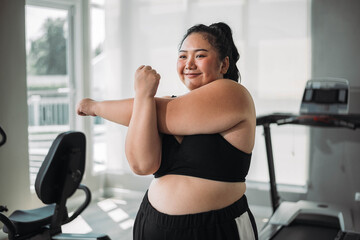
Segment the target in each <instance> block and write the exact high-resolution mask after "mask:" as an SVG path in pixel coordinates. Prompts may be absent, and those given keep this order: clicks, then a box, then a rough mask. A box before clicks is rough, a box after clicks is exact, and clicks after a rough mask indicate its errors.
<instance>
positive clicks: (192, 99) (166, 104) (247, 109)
mask: <svg viewBox="0 0 360 240" xmlns="http://www.w3.org/2000/svg"><path fill="white" fill-rule="evenodd" d="M156 100H157V101H156V103H157V114H158V116H157V118H158V128H159V131H160V132H161V133H167V134H173V135H191V134H211V133H221V132H224V131H226V130H228V129H230V128H232V127H234V126H235V125H237V124H239V123H240V122H245V121H252V122H254V121H255V119H256V114H255V107H254V103H253V100H252V98H251V96H250V94H249V92H248V91H247V90H246V89H245V87H243V86H242V85H241V84H238V83H236V82H234V81H231V80H228V79H220V80H216V81H213V82H211V83H209V84H207V85H205V86H202V87H200V88H198V89H195V90H192V91H191V92H189V93H188V94H186V95H183V96H181V97H178V98H175V99H165V98H158V99H156ZM252 125H253V123H252Z"/></svg>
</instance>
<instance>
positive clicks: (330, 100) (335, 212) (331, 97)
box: [256, 78, 360, 240]
mask: <svg viewBox="0 0 360 240" xmlns="http://www.w3.org/2000/svg"><path fill="white" fill-rule="evenodd" d="M348 110H349V83H348V81H347V80H345V79H333V78H322V79H312V80H309V81H308V82H307V83H306V87H305V91H304V94H303V98H302V102H301V106H300V114H289V113H274V114H269V115H264V116H258V117H257V119H256V120H257V122H256V125H257V126H263V129H264V138H265V147H266V154H267V161H268V167H269V180H270V198H271V204H272V209H273V214H272V216H271V217H270V219H269V221H268V223H267V224H266V225H265V226H264V227H263V228H262V230H261V231H260V233H259V239H260V240H269V239H272V240H284V239H286V240H289V239H290V240H305V239H306V240H312V239H315V240H330V239H331V240H360V233H359V232H355V227H354V224H353V220H352V216H351V212H350V209H348V208H346V207H344V206H340V205H335V204H331V203H323V202H321V203H320V202H312V201H304V200H300V201H298V202H287V201H281V199H280V197H279V194H278V191H277V186H276V178H275V168H274V158H273V152H272V143H271V133H270V126H271V124H277V125H286V124H297V125H304V126H311V127H327V128H349V129H354V130H355V129H357V128H359V127H360V114H348Z"/></svg>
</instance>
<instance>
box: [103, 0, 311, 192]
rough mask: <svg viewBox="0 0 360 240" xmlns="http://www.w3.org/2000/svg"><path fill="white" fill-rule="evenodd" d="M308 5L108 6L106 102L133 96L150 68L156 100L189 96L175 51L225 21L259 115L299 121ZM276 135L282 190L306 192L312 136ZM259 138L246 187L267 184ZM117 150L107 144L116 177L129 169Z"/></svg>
mask: <svg viewBox="0 0 360 240" xmlns="http://www.w3.org/2000/svg"><path fill="white" fill-rule="evenodd" d="M309 1H310V0H254V1H253V0H251V1H244V0H224V1H212V0H211V1H205V0H201V1H200V0H189V1H181V0H172V1H162V0H134V1H131V2H128V3H127V4H121V6H120V4H117V1H116V0H107V1H106V4H105V5H107V6H109V7H108V8H105V9H106V12H105V15H106V16H107V17H109V21H108V24H106V29H107V30H108V31H109V32H108V34H107V35H106V36H109V38H108V37H107V41H106V42H107V44H106V47H105V49H106V54H107V55H106V56H107V57H108V59H109V65H108V66H107V67H108V69H110V71H111V74H110V75H108V78H107V80H108V83H107V84H108V86H110V85H111V86H112V89H111V91H112V92H113V95H107V96H108V97H109V98H112V97H113V98H123V97H131V96H133V94H132V93H133V87H132V84H133V73H134V72H135V70H136V68H137V67H138V66H139V65H141V64H148V65H152V66H153V67H154V68H155V69H157V71H158V72H159V73H160V74H161V76H162V78H161V81H160V86H159V89H158V95H159V96H163V95H169V94H175V95H176V94H182V93H184V92H186V89H185V88H184V87H183V86H182V84H181V83H180V81H179V80H178V76H177V74H176V58H177V47H178V44H179V42H180V40H181V38H182V36H183V34H184V33H185V30H186V29H187V28H188V27H190V26H192V25H194V24H197V23H204V24H210V23H213V22H218V21H223V22H226V23H228V24H229V25H230V26H231V28H232V30H233V34H234V40H235V43H236V45H237V47H238V49H239V52H240V55H241V57H240V61H239V69H240V72H241V75H242V84H243V85H244V86H246V87H247V88H248V89H249V90H250V92H251V93H252V95H253V98H254V101H255V104H256V109H257V114H258V115H261V114H266V113H272V112H276V111H283V112H295V113H296V112H298V111H299V108H300V101H301V95H302V91H303V89H304V87H305V83H306V81H307V80H308V76H309V73H310V61H309V60H310V59H309V53H310V45H309V39H310V37H309V34H310V30H309V27H308V26H309V24H308V22H309V14H310V12H309ZM114 9H116V10H117V11H114ZM115 69H117V70H115ZM119 81H120V82H119ZM272 132H273V146H274V158H275V166H276V172H277V180H278V182H279V183H286V184H295V185H306V181H307V167H308V166H307V161H308V156H307V152H308V140H307V129H306V128H301V127H295V126H293V127H290V126H282V127H279V128H274V129H272ZM261 134H262V129H261V128H257V142H256V146H255V149H254V153H253V160H252V166H251V169H250V172H249V176H248V180H251V181H258V182H267V181H268V169H267V163H266V152H265V147H264V139H263V136H262V135H261ZM117 136H118V139H124V134H123V136H122V137H123V138H121V136H120V135H117ZM119 146H122V142H121V140H118V141H116V143H115V142H109V144H108V147H109V149H110V148H111V149H115V148H117V149H118V154H114V155H113V156H114V159H115V158H116V160H114V161H111V162H109V163H108V166H109V168H110V169H112V170H117V171H118V170H120V169H126V167H124V166H126V165H127V164H126V161H125V156H124V155H123V149H120V148H119ZM120 156H123V157H120ZM120 158H121V160H119V159H120ZM109 159H112V157H111V156H110V157H109ZM121 161H122V162H123V163H124V164H120V163H119V162H121ZM292 169H296V173H297V175H295V174H293V172H294V171H291V170H292Z"/></svg>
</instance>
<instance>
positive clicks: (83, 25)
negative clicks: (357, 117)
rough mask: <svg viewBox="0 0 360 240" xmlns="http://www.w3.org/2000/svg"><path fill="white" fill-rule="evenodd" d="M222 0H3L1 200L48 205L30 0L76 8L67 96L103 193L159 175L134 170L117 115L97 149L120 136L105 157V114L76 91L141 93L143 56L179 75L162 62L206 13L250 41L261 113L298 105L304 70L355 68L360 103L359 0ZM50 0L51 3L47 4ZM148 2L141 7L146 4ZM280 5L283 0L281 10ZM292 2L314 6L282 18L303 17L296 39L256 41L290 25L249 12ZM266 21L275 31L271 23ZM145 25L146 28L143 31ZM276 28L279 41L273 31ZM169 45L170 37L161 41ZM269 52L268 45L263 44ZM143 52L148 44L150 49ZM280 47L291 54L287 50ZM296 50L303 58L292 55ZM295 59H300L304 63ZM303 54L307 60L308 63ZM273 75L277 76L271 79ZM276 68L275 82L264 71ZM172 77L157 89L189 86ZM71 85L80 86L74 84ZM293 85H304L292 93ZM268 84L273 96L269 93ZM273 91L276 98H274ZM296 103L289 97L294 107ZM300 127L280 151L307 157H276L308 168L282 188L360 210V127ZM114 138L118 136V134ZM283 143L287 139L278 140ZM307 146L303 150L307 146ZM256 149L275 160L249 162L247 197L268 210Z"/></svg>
mask: <svg viewBox="0 0 360 240" xmlns="http://www.w3.org/2000/svg"><path fill="white" fill-rule="evenodd" d="M215 2H216V1H208V2H206V1H200V0H197V1H195V0H194V1H192V0H184V1H180V0H174V1H168V2H166V1H150V0H149V1H145V0H142V1H140V0H139V1H130V0H129V1H126V0H122V1H116V0H107V1H105V4H103V5H101V3H104V1H87V0H84V1H80V0H79V1H77V0H63V1H62V0H53V1H51V0H49V1H47V0H43V1H40V0H39V1H37V0H29V1H26V2H25V1H24V0H16V1H13V0H2V1H0V53H1V54H0V125H1V126H2V127H3V129H4V130H5V131H6V133H7V135H8V141H7V143H6V145H4V146H3V147H2V148H1V149H0V204H1V205H7V207H8V208H9V209H10V211H12V210H15V209H30V208H34V207H38V206H41V205H42V204H41V202H40V201H39V200H38V199H37V197H36V194H35V193H34V189H33V188H32V187H31V185H32V183H33V176H32V172H31V170H29V169H30V168H31V167H32V166H31V164H32V162H31V161H29V159H30V158H31V156H30V155H31V154H29V152H30V153H31V147H32V145H31V143H30V141H29V136H30V135H31V133H33V131H34V128H31V127H29V126H30V119H29V116H30V114H29V112H30V111H31V108H30V107H29V106H30V102H31V101H33V100H36V98H34V97H32V98H30V97H29V86H28V85H29V75H30V74H29V73H27V61H29V60H27V51H26V48H27V47H28V46H26V44H27V43H26V34H28V33H27V32H26V29H27V26H26V24H28V19H27V15H26V13H27V11H28V12H30V10H31V9H29V8H27V7H28V6H30V7H31V6H35V7H36V6H39V5H40V6H44V5H45V6H48V7H54V6H60V8H62V7H63V6H66V9H71V14H72V15H71V16H73V17H72V18H71V19H72V20H71V21H70V22H68V24H69V25H68V26H70V27H69V28H68V29H71V30H69V32H68V34H70V33H72V34H73V35H71V44H69V48H71V49H72V50H73V51H72V52H71V54H70V58H69V63H68V66H71V67H70V69H71V68H73V69H72V72H71V74H69V75H70V78H71V79H72V80H71V81H72V82H71V84H69V86H66V87H65V88H67V89H70V94H69V95H72V97H71V100H69V103H68V106H69V107H68V108H69V110H68V111H69V119H70V120H69V123H68V125H69V128H70V129H73V130H80V131H83V132H85V133H86V135H87V137H88V138H87V141H88V148H87V156H88V158H87V169H86V176H85V178H84V180H83V182H84V183H85V184H86V185H87V186H89V187H90V189H91V190H92V192H93V196H94V198H95V199H96V198H99V197H104V196H105V197H106V196H114V195H116V194H120V195H121V194H123V193H124V192H125V190H131V191H133V192H135V193H141V192H144V191H145V189H146V188H147V185H148V183H149V181H150V180H151V177H138V176H135V175H133V174H132V173H130V172H129V169H128V168H127V166H126V160H125V159H124V155H123V153H122V152H121V151H122V150H123V148H122V145H123V143H124V142H123V136H124V135H125V133H126V129H124V128H121V127H118V126H115V125H114V124H111V123H104V124H103V125H104V126H105V127H106V131H107V135H106V138H105V140H104V139H103V142H102V144H100V145H97V148H96V149H97V150H99V149H100V150H101V149H103V148H106V146H107V144H109V145H111V144H112V146H113V147H112V148H107V149H106V150H107V151H106V156H107V158H106V159H105V160H104V159H103V158H102V157H103V156H101V154H99V153H97V152H95V150H94V149H93V148H92V147H91V146H95V145H94V144H95V143H96V141H97V140H98V139H97V138H96V136H98V135H97V134H98V132H97V131H100V132H101V126H100V127H99V125H97V126H95V123H94V122H93V121H92V120H90V119H84V118H77V117H76V116H74V109H75V102H76V101H78V100H79V99H81V98H83V97H85V96H95V97H99V96H101V97H103V96H102V95H99V92H98V91H99V88H100V89H101V86H102V85H106V84H108V85H109V86H110V87H109V89H107V90H106V94H105V95H106V97H109V98H119V96H120V97H131V94H132V80H131V79H132V76H133V72H134V69H135V66H137V65H140V64H142V63H144V62H142V61H143V60H144V59H145V61H146V62H145V64H153V65H155V67H158V68H160V70H159V71H160V72H161V70H162V72H164V74H162V75H164V76H169V78H171V80H169V81H172V82H176V81H177V78H176V76H173V75H172V74H173V73H172V72H175V68H173V69H171V68H170V70H168V68H167V67H165V68H164V67H163V66H162V64H163V63H164V62H169V59H170V58H171V57H173V56H174V54H175V56H176V49H177V44H178V40H180V39H181V36H182V34H183V32H184V31H185V29H186V28H187V27H188V26H190V25H192V24H194V23H197V22H205V23H210V22H214V21H222V20H223V21H226V22H228V23H229V24H230V25H231V26H232V27H233V30H234V36H235V37H236V39H237V44H238V47H239V49H240V53H243V55H242V56H241V59H240V62H241V63H240V71H241V72H242V73H243V74H242V78H243V80H242V82H243V84H244V85H245V86H246V87H248V88H249V89H250V91H251V92H252V93H253V94H254V99H255V103H256V105H257V107H258V109H260V111H259V113H270V112H275V111H288V110H291V111H294V112H296V111H297V108H298V107H299V104H300V100H301V94H302V91H303V87H304V86H305V83H306V80H308V79H310V78H316V77H340V78H345V79H347V80H348V81H349V84H350V87H351V89H350V98H351V100H350V101H351V102H352V104H353V106H352V107H353V109H354V111H357V113H360V111H359V108H360V107H359V105H360V104H359V102H360V67H359V63H360V45H359V42H360V28H359V27H358V25H359V23H360V2H359V1H357V0H344V1H336V0H312V1H311V0H306V1H305V0H304V1H301V0H296V1H283V0H281V1H277V0H271V1H261V0H254V1H252V0H251V1H241V0H239V1H236V0H231V1H230V0H228V1H223V2H222V1H220V2H221V3H215ZM49 3H51V4H50V5H49ZM156 4H157V5H156ZM161 4H162V5H164V6H163V7H162V8H159V6H158V5H161ZM219 4H220V5H221V6H220V5H219ZM140 5H141V6H142V7H140V8H139V6H140ZM285 5H287V6H290V8H289V9H290V10H289V9H286V8H285V7H284V6H285ZM25 6H26V7H25ZM69 6H70V7H69ZM94 6H95V7H96V6H97V7H98V8H100V9H101V7H103V9H104V11H105V16H104V17H105V22H108V23H109V22H110V23H112V24H107V25H106V28H105V30H106V40H105V42H106V46H105V47H104V46H103V47H104V49H105V51H106V50H108V51H107V52H106V54H107V56H106V57H107V58H108V60H107V61H103V62H102V64H104V65H101V66H100V64H99V68H103V69H105V70H104V71H107V73H108V75H106V79H104V78H100V80H99V82H97V83H96V82H95V80H94V79H97V78H98V76H95V75H96V74H93V73H94V72H93V68H92V65H93V64H94V61H95V60H94V59H93V58H92V56H91V51H90V49H91V48H92V43H93V42H95V41H96V39H95V38H94V36H92V35H91V33H92V31H95V30H94V29H93V28H91V26H93V25H95V22H92V21H91V19H92V18H91V17H92V15H91V14H96V13H95V12H96V11H94V12H93V11H92V7H94ZM99 6H100V7H99ZM282 7H284V9H283V10H282ZM212 8H216V9H218V10H219V16H218V15H214V19H215V20H213V19H209V18H206V17H207V16H206V13H203V16H202V15H201V16H200V17H194V16H197V13H198V12H197V9H205V10H207V9H212ZM297 8H298V9H297ZM229 9H231V10H229ZM237 10H238V12H237ZM288 10H289V11H290V12H291V11H294V13H296V14H298V15H304V16H298V17H299V19H300V18H301V17H303V19H304V22H303V23H302V24H299V25H290V24H288V25H289V26H283V25H281V24H280V25H281V26H280V25H279V28H282V27H284V28H285V27H288V28H291V29H294V31H293V32H292V31H290V33H289V35H287V36H286V37H287V38H288V39H286V38H284V39H282V40H281V41H275V40H274V39H271V37H269V38H270V41H267V42H262V44H260V43H259V45H258V46H254V45H253V38H261V35H267V36H272V33H273V32H276V31H279V32H281V31H282V29H277V28H276V27H269V26H268V25H267V23H259V22H257V21H259V20H257V19H255V18H251V17H252V16H256V12H259V13H266V14H268V15H266V16H264V18H266V17H268V18H269V19H276V18H278V21H280V22H281V23H282V24H283V23H284V22H286V18H287V16H286V14H285V12H286V11H288ZM272 11H277V12H276V13H277V14H273V12H272ZM205 12H206V11H205ZM134 13H138V14H134ZM147 14H148V15H147ZM221 14H222V16H225V15H226V14H227V15H226V17H225V19H222V18H221V17H222V16H221ZM282 14H284V16H282ZM296 14H293V15H296ZM170 15H171V16H173V17H172V18H176V19H181V20H180V21H175V20H173V19H171V18H170V19H169V22H171V23H173V25H167V26H166V28H164V26H162V25H161V24H162V22H164V21H163V19H164V16H170ZM281 17H283V18H281ZM294 18H295V17H294ZM291 20H293V18H291V19H290V18H289V22H291ZM151 21H153V22H151ZM209 21H210V22H209ZM293 21H294V22H293V23H296V22H295V20H293ZM146 22H151V23H153V24H150V23H149V24H148V25H146V24H143V25H142V28H141V27H140V28H136V27H137V26H140V24H141V23H146ZM275 22H276V21H275ZM240 23H241V24H240ZM243 23H246V24H243ZM284 25H286V24H284ZM234 26H235V28H234ZM253 28H256V29H257V30H256V31H257V32H254V30H253ZM297 28H300V30H301V31H300V32H296V31H295V30H296V29H297ZM95 29H96V28H95ZM105 30H104V31H105ZM268 31H273V32H270V33H269V32H268ZM138 32H140V33H141V34H138ZM98 34H100V33H98ZM153 34H157V35H161V34H163V35H161V38H157V39H155V38H151V35H153ZM279 34H280V33H279ZM297 34H303V35H302V36H300V37H299V39H300V40H298V41H295V42H294V41H290V40H289V39H291V38H296V35H297ZM69 39H70V38H69ZM90 39H92V41H93V42H92V41H90ZM145 40H148V41H145ZM271 40H273V41H272V42H271ZM68 41H70V40H68ZM169 42H170V43H171V45H170V44H169ZM160 45H162V46H165V47H162V48H161V47H159V46H160ZM269 46H270V47H269ZM282 46H290V49H293V48H296V49H298V50H297V51H295V53H296V54H297V55H294V56H293V57H294V58H292V56H291V55H290V56H289V55H286V54H284V53H283V52H281V51H280V50H282V51H283V50H284V49H282V48H281V47H282ZM147 48H151V51H150V52H146V49H147ZM242 49H245V50H246V51H245V50H242ZM269 49H273V50H269ZM277 51H278V52H277ZM264 52H265V53H266V54H262V53H264ZM299 52H303V54H302V55H301V54H299ZM141 53H144V54H143V55H141ZM279 55H280V56H281V57H282V58H279V57H278V58H277V56H279ZM269 56H272V57H274V59H277V60H278V61H273V62H272V64H271V66H264V64H262V65H261V63H262V61H264V63H268V62H267V61H266V59H265V58H266V57H269ZM68 57H69V56H68ZM158 59H161V60H158ZM264 59H265V60H264ZM100 60H101V59H100ZM253 61H256V62H258V65H256V64H255V66H257V67H253V66H254V65H251V64H250V63H249V62H253ZM292 61H295V62H293V63H287V62H292ZM297 61H299V62H301V63H300V64H298V62H297ZM304 62H305V63H307V64H304ZM174 66H175V60H174ZM75 68H76V69H75ZM282 68H287V69H289V68H290V69H291V70H292V71H293V72H294V73H293V74H288V75H285V76H284V74H283V73H282ZM129 69H130V70H129ZM264 74H265V75H264ZM267 74H268V75H267ZM164 76H163V78H164ZM267 76H270V77H272V78H269V79H270V80H268V79H267ZM114 78H116V79H120V80H119V81H112V82H110V83H111V84H109V79H114ZM276 78H278V79H281V81H279V82H278V83H277V84H272V83H273V80H272V79H276ZM123 79H124V80H123ZM125 79H126V80H125ZM263 79H265V80H263ZM266 80H268V81H269V82H266ZM36 81H38V82H40V81H41V80H37V79H35V80H34V82H35V83H36ZM59 81H61V80H59ZM162 84H163V85H165V86H164V88H160V89H159V90H160V93H162V92H164V93H165V92H167V93H166V94H168V90H169V89H170V90H171V91H174V92H181V91H183V89H182V88H181V86H179V85H177V84H175V85H171V84H172V83H169V82H167V81H164V82H163V83H162ZM170 85H171V86H170ZM264 88H267V90H269V89H270V93H269V92H264V91H265V90H266V89H265V90H264ZM71 89H75V90H74V91H71ZM94 89H97V90H94ZM65 92H66V91H65ZM267 94H268V95H271V96H272V98H271V101H269V99H267V98H266V96H267ZM288 95H293V96H295V97H294V98H292V97H291V96H290V97H289V96H288ZM262 96H265V97H263V98H261V97H262ZM273 96H278V98H277V99H273ZM284 99H287V100H284ZM270 102H271V103H273V105H271V104H269V103H270ZM289 105H290V106H291V109H289ZM100 125H101V124H100ZM94 126H95V127H94ZM60 129H61V128H60ZM64 129H66V128H64ZM257 131H258V139H257V144H256V148H258V149H260V150H259V151H263V148H261V144H263V138H262V135H261V134H262V129H257ZM279 131H281V130H279ZM290 131H292V132H293V135H292V136H290V140H288V141H290V142H291V141H293V145H297V144H298V142H297V141H298V140H291V137H293V138H294V137H295V135H296V134H297V133H298V131H300V132H301V134H304V136H305V137H304V138H305V139H306V140H305V144H306V146H304V148H301V149H296V147H294V146H293V148H294V149H282V148H281V146H280V147H279V150H278V151H281V150H283V151H289V152H290V155H291V151H297V154H298V155H297V156H301V159H303V160H299V161H300V163H299V164H300V165H299V166H300V167H298V168H291V166H286V165H285V166H284V165H282V166H283V168H281V169H277V173H278V172H279V171H280V172H281V170H283V171H282V172H284V171H286V172H290V173H293V175H296V176H297V174H299V173H297V171H296V169H299V170H298V171H300V176H299V177H298V178H289V179H288V178H287V177H286V176H284V177H281V176H280V181H279V182H280V183H279V190H280V195H281V196H282V197H283V198H284V199H286V200H291V201H297V200H312V201H320V202H331V203H336V204H342V205H345V206H346V207H348V208H349V209H351V213H352V215H353V216H360V200H359V199H358V200H357V201H356V199H355V196H356V194H357V193H359V194H360V175H359V172H360V161H359V157H358V156H359V155H360V148H359V144H360V134H359V132H358V131H350V130H348V129H332V130H328V129H319V128H311V129H308V130H304V129H301V130H298V129H295V130H294V129H293V130H290ZM273 134H274V135H275V134H276V133H273ZM31 136H32V137H33V138H32V139H37V138H38V135H31ZM299 141H300V142H301V141H302V140H299ZM114 143H116V145H115V146H114ZM280 144H284V143H281V141H280ZM104 146H105V147H104ZM100 150H99V151H100ZM100 152H101V151H100ZM300 152H303V154H301V153H300ZM99 155H100V156H99ZM255 155H256V156H255V159H254V160H253V165H254V169H255V166H256V165H265V167H263V168H262V169H261V168H259V169H260V170H256V171H255V170H254V169H253V170H252V169H251V170H250V171H253V172H252V173H251V172H250V176H249V181H248V190H247V196H248V198H249V202H250V203H251V204H252V205H254V206H258V207H259V208H258V209H260V210H259V211H263V215H264V216H266V215H267V214H269V210H268V209H269V207H270V200H269V188H268V186H267V184H266V181H267V172H266V170H267V169H266V161H265V159H264V158H265V155H264V154H263V155H260V154H258V153H256V154H255ZM280 155H282V154H281V153H279V154H278V156H279V158H280ZM285 155H286V154H285ZM262 156H264V157H262ZM276 157H277V155H276V153H275V158H276ZM286 158H287V157H286V156H285V159H286ZM295 160H296V159H295ZM304 161H305V163H304ZM295 163H296V164H298V163H297V162H295ZM275 164H276V162H275ZM280 165H281V164H280ZM286 167H289V168H286ZM252 168H253V167H252ZM279 174H281V173H279ZM299 179H300V180H299ZM359 198H360V197H359ZM85 211H86V210H85ZM255 214H256V211H255ZM354 221H355V222H354V223H355V226H356V228H357V231H358V232H360V217H354ZM1 236H2V235H0V239H1Z"/></svg>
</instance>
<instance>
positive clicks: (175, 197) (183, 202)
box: [148, 175, 246, 215]
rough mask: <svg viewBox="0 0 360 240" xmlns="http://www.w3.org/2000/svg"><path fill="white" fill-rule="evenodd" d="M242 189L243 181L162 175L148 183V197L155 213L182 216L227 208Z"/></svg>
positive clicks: (243, 188) (240, 195)
mask: <svg viewBox="0 0 360 240" xmlns="http://www.w3.org/2000/svg"><path fill="white" fill-rule="evenodd" d="M245 190H246V185H245V183H244V182H220V181H214V180H207V179H202V178H197V177H190V176H183V175H165V176H163V177H160V178H155V179H154V180H153V181H152V182H151V184H150V187H149V192H148V197H149V201H150V203H151V205H152V206H153V207H154V208H155V209H157V210H158V211H159V212H162V213H166V214H170V215H183V214H192V213H199V212H206V211H211V210H217V209H221V208H224V207H227V206H229V205H231V204H232V203H234V202H236V201H237V200H238V199H240V198H241V197H242V196H243V195H244V193H245Z"/></svg>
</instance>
